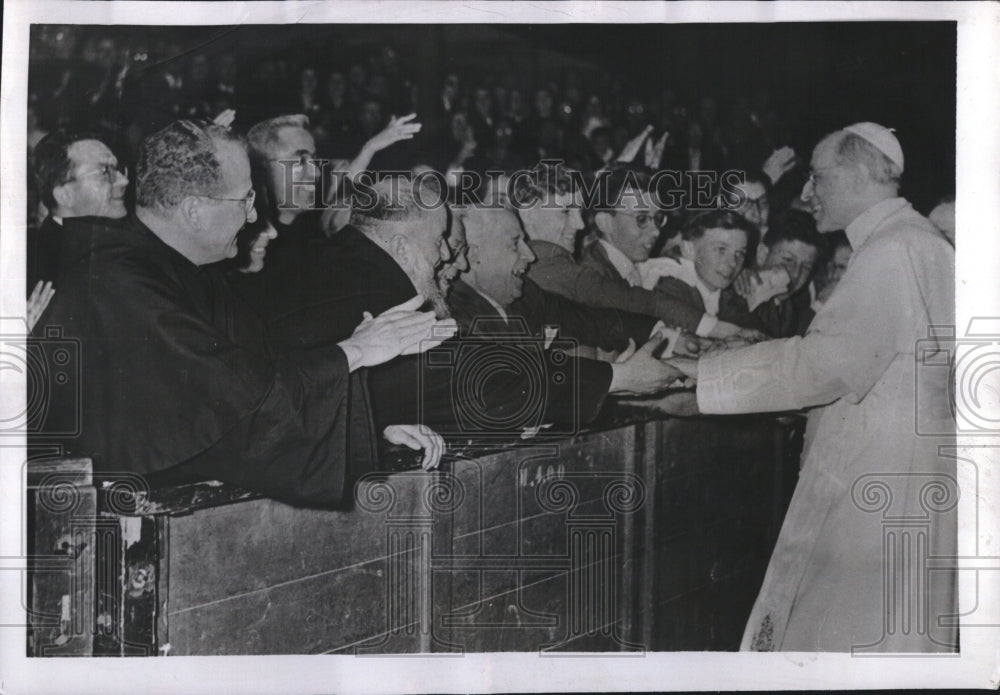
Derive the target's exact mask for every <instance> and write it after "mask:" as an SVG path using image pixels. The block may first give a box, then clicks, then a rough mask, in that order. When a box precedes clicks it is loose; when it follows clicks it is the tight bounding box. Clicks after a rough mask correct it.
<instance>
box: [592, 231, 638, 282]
mask: <svg viewBox="0 0 1000 695" xmlns="http://www.w3.org/2000/svg"><path fill="white" fill-rule="evenodd" d="M598 241H599V242H600V243H601V245H602V246H603V247H604V252H605V253H607V254H608V260H609V261H611V265H612V266H614V269H615V270H617V271H618V274H619V275H621V276H622V277H623V278H625V279H626V280H628V284H630V285H632V286H633V287H635V286H636V285H638V284H640V280H639V271H638V270H637V269H636V267H635V264H634V263H633V262H632V261H630V260H629V259H628V257H627V256H626V255H625V254H624V253H622V252H621V251H619V250H618V247H617V246H615V245H614V244H611V243H609V242H607V241H605V240H604V239H598Z"/></svg>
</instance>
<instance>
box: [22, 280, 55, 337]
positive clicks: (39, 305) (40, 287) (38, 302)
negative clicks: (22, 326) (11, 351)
mask: <svg viewBox="0 0 1000 695" xmlns="http://www.w3.org/2000/svg"><path fill="white" fill-rule="evenodd" d="M55 293H56V291H55V290H54V289H52V282H51V281H49V282H45V281H43V280H39V281H38V284H36V285H35V289H33V290H32V291H31V296H30V297H28V304H27V312H26V313H27V316H26V319H27V322H28V332H29V333H30V332H31V331H32V330H34V328H35V324H37V323H38V319H40V318H41V317H42V314H43V313H44V312H45V308H46V307H47V306H48V305H49V302H50V301H52V295H54V294H55Z"/></svg>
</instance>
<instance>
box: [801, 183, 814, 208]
mask: <svg viewBox="0 0 1000 695" xmlns="http://www.w3.org/2000/svg"><path fill="white" fill-rule="evenodd" d="M812 197H813V182H812V179H806V182H805V185H804V186H802V194H801V195H800V196H799V198H801V199H802V202H803V203H808V202H809V201H810V200H812Z"/></svg>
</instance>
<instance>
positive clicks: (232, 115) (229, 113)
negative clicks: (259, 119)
mask: <svg viewBox="0 0 1000 695" xmlns="http://www.w3.org/2000/svg"><path fill="white" fill-rule="evenodd" d="M235 120H236V111H235V110H233V109H226V110H225V111H221V112H219V115H218V116H216V117H215V118H213V119H212V123H214V124H215V125H221V126H222V127H223V128H228V127H230V126H231V125H232V124H233V121H235Z"/></svg>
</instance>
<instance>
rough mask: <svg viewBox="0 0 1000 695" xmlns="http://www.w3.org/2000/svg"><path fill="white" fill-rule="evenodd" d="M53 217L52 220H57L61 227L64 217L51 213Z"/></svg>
mask: <svg viewBox="0 0 1000 695" xmlns="http://www.w3.org/2000/svg"><path fill="white" fill-rule="evenodd" d="M51 217H52V221H53V222H55V223H56V224H57V225H59V226H60V227H62V226H63V223H62V220H63V218H61V217H59V215H51Z"/></svg>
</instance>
